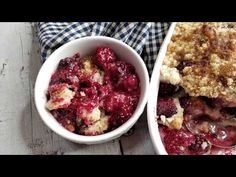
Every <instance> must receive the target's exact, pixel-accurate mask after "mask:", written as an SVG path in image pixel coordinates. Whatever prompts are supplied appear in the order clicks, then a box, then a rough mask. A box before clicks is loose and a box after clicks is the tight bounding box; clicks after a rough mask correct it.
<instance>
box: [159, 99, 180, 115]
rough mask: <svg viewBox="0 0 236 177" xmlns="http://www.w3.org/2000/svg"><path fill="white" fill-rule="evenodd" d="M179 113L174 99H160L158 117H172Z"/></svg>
mask: <svg viewBox="0 0 236 177" xmlns="http://www.w3.org/2000/svg"><path fill="white" fill-rule="evenodd" d="M176 113H177V108H176V105H175V102H174V99H173V98H159V99H158V101H157V115H158V116H161V115H164V116H166V117H171V116H173V115H174V114H176Z"/></svg>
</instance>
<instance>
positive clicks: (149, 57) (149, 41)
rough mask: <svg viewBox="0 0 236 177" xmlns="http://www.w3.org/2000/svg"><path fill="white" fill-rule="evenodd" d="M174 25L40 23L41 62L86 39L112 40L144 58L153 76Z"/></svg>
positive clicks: (154, 23)
mask: <svg viewBox="0 0 236 177" xmlns="http://www.w3.org/2000/svg"><path fill="white" fill-rule="evenodd" d="M169 25H170V23H167V22H166V23H164V22H163V23H160V22H73V23H62V22H47V23H38V36H39V41H40V45H41V59H42V61H45V60H46V59H47V57H48V56H49V55H50V54H51V53H52V52H53V51H54V50H55V49H57V48H58V47H60V46H61V45H63V44H65V43H67V42H69V41H71V40H74V39H77V38H81V37H84V36H96V35H101V36H109V37H113V38H116V39H119V40H122V41H123V42H125V43H127V44H128V45H130V46H131V47H132V48H134V49H135V50H136V51H137V53H138V54H140V55H141V56H142V58H143V60H144V62H145V64H146V66H147V69H148V71H149V74H151V72H152V69H153V65H154V63H155V59H156V58H157V54H158V51H159V48H160V45H161V43H162V41H163V39H164V37H165V35H166V32H167V30H168V28H169Z"/></svg>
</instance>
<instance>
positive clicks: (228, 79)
mask: <svg viewBox="0 0 236 177" xmlns="http://www.w3.org/2000/svg"><path fill="white" fill-rule="evenodd" d="M161 80H164V81H167V82H168V83H171V84H174V85H176V84H179V85H180V86H182V87H183V88H184V90H185V91H186V92H187V93H188V94H189V95H190V96H195V97H196V96H206V97H209V98H217V97H218V98H221V99H223V100H225V101H227V102H232V103H234V104H236V99H235V98H236V23H225V22H222V23H213V22H209V23H208V22H205V23H177V24H176V27H175V31H174V34H173V36H172V39H171V42H170V44H169V46H168V50H167V54H166V57H165V59H164V62H163V67H162V69H161Z"/></svg>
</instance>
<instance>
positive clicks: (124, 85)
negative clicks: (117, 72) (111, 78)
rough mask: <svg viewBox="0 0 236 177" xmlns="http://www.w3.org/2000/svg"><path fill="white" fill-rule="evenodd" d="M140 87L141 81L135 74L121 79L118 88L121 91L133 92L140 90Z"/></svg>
mask: <svg viewBox="0 0 236 177" xmlns="http://www.w3.org/2000/svg"><path fill="white" fill-rule="evenodd" d="M138 87H139V80H138V77H137V76H136V75H134V74H132V75H125V76H123V77H121V78H120V79H119V81H118V84H117V88H118V89H119V90H123V91H127V92H132V91H133V90H136V89H138Z"/></svg>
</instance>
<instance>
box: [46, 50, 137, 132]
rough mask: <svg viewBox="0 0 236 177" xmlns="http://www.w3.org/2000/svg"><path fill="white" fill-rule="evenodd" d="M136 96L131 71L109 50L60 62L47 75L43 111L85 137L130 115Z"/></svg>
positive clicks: (132, 111) (135, 86) (115, 124)
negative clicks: (45, 109)
mask: <svg viewBox="0 0 236 177" xmlns="http://www.w3.org/2000/svg"><path fill="white" fill-rule="evenodd" d="M139 97H140V83H139V78H138V76H137V74H136V72H135V68H134V67H133V66H132V65H131V64H129V63H127V62H125V61H123V60H120V59H119V58H118V57H117V55H116V54H115V52H114V51H113V50H112V49H110V48H109V47H104V46H101V47H98V48H97V49H96V51H95V54H94V55H91V56H85V57H80V54H79V53H76V54H75V55H73V56H72V57H67V58H64V59H61V60H60V62H59V64H58V67H57V69H56V71H55V72H54V74H53V75H52V76H51V80H50V83H49V86H48V90H47V104H46V108H47V109H48V110H49V111H50V113H51V114H52V115H53V116H54V118H55V119H56V120H57V121H58V122H59V123H60V124H61V125H62V126H63V127H64V128H66V129H67V130H69V131H71V132H73V133H76V134H80V135H87V136H95V135H99V134H104V133H106V132H109V131H112V130H114V129H116V128H117V127H119V126H121V125H122V124H123V123H125V122H126V121H127V120H129V118H130V117H131V116H132V114H133V113H134V111H135V109H136V107H137V104H138V101H139Z"/></svg>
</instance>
